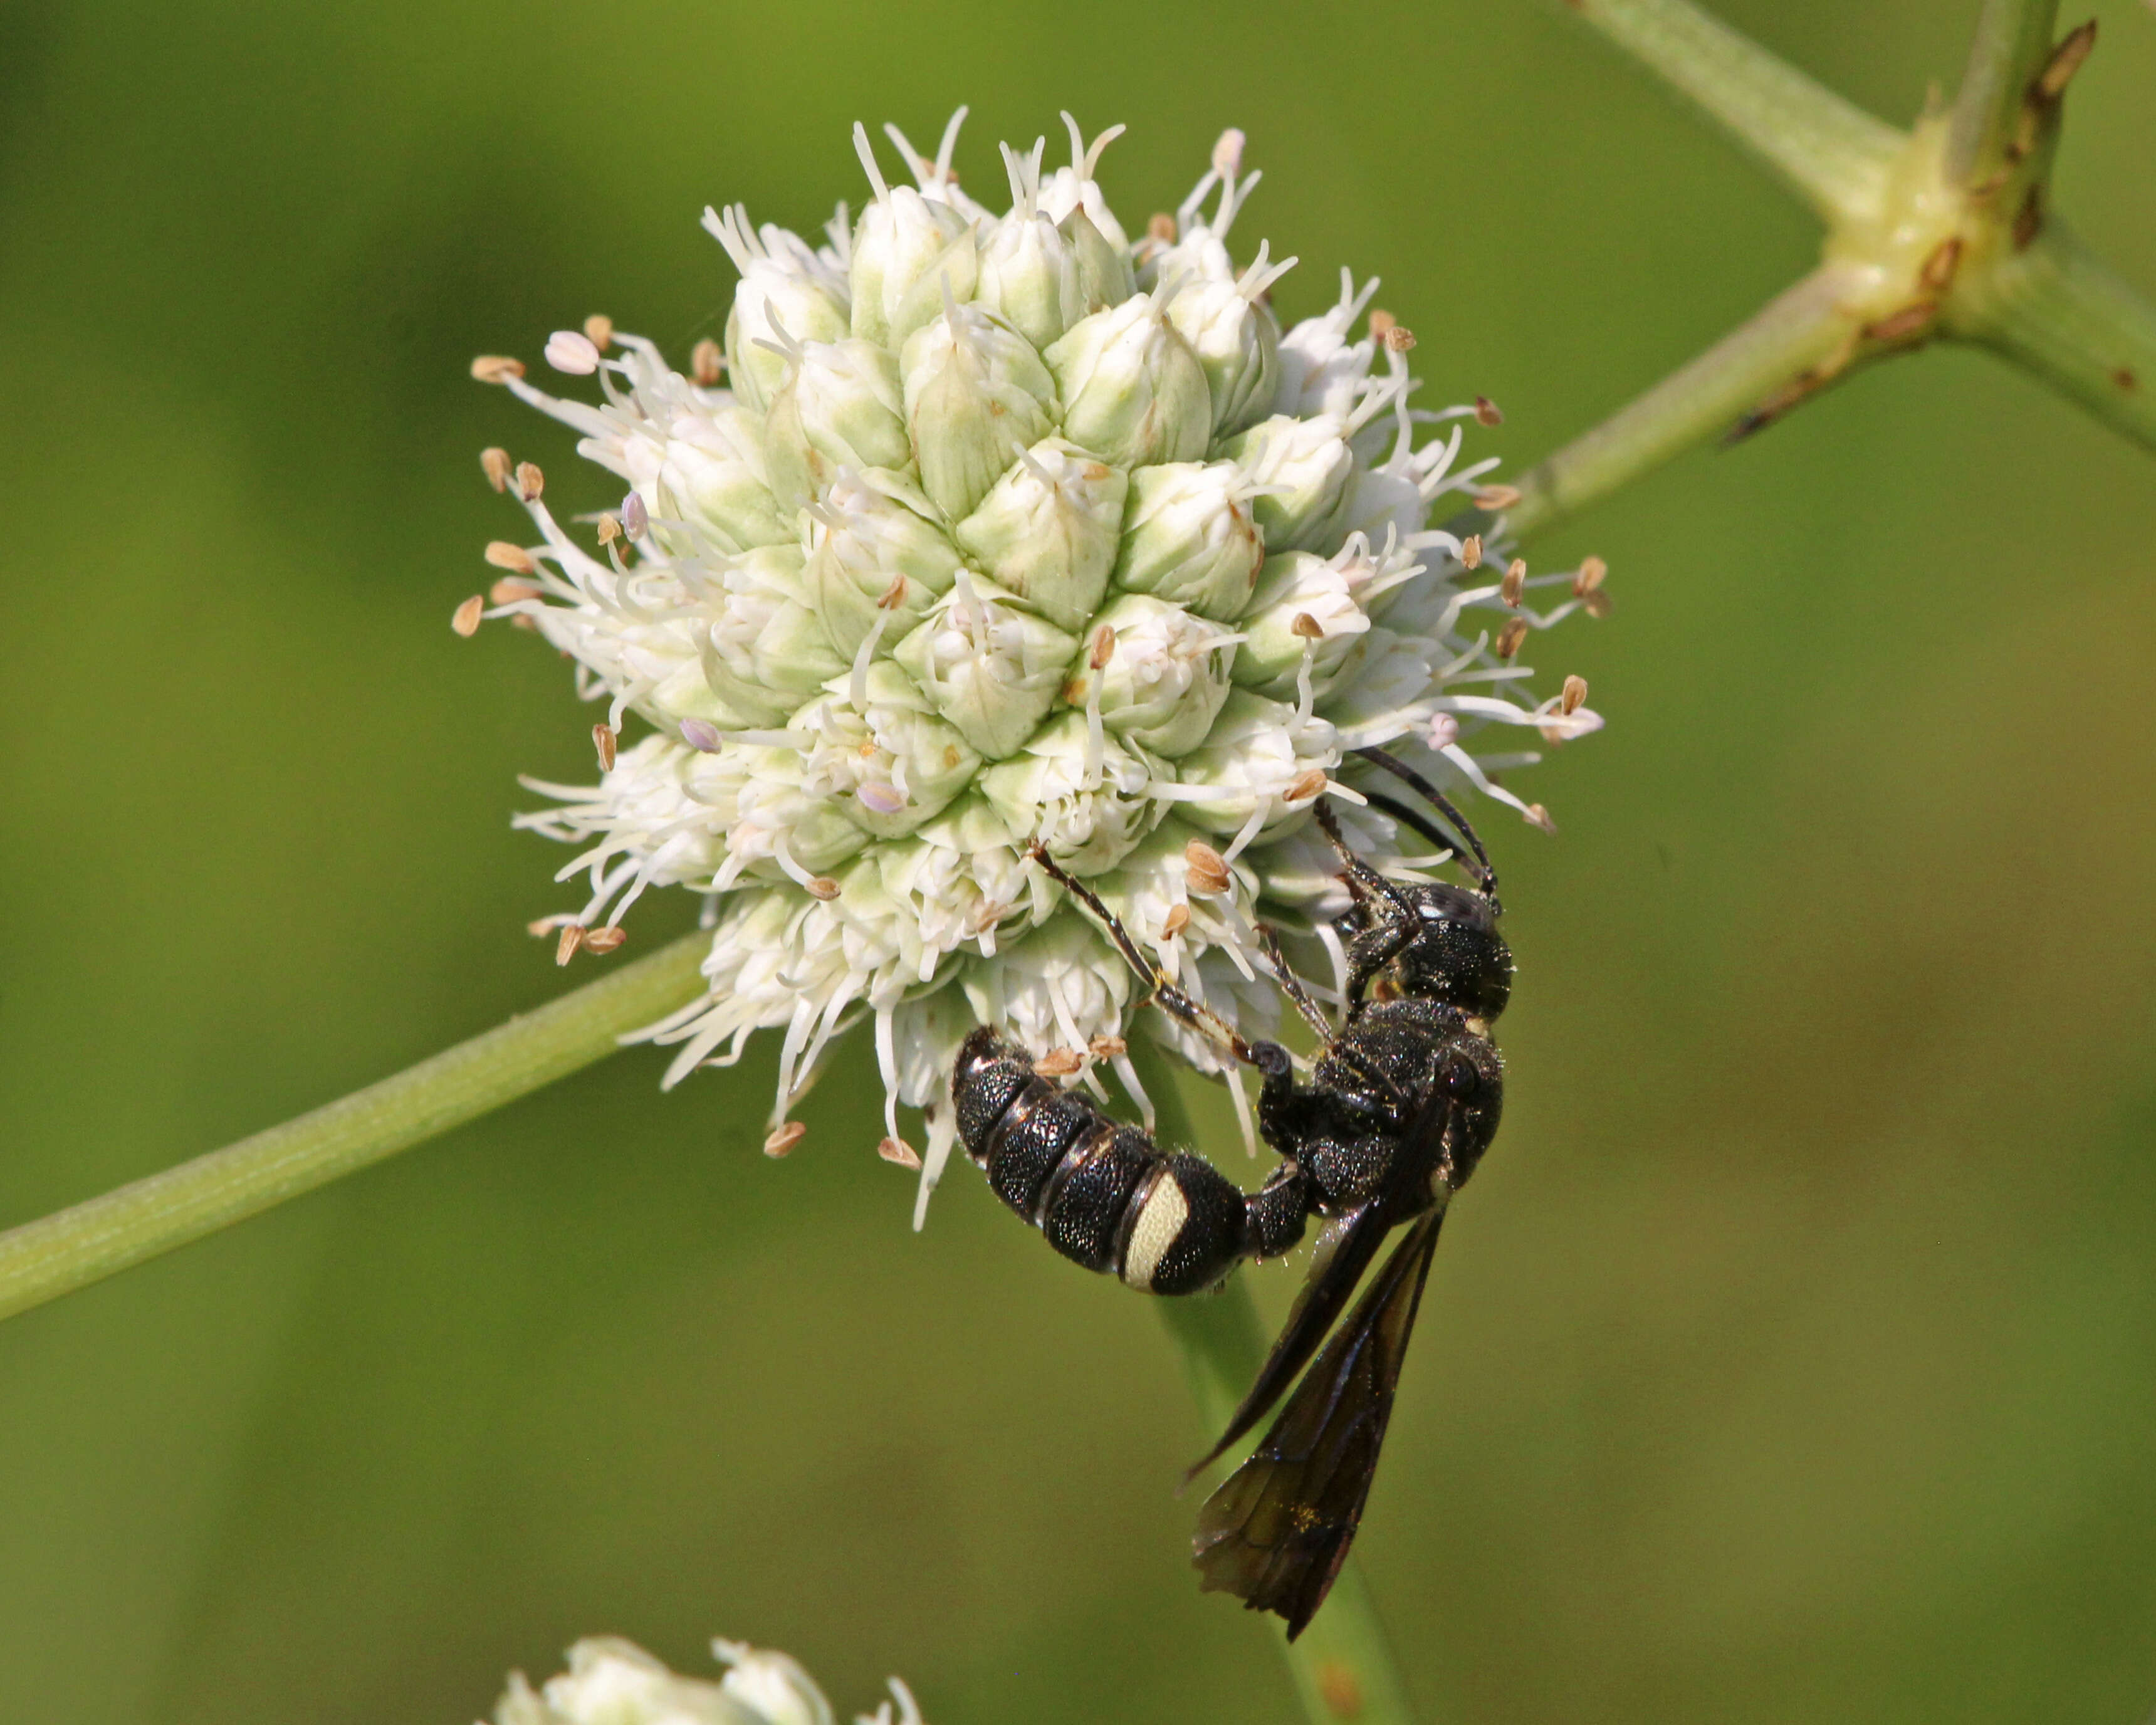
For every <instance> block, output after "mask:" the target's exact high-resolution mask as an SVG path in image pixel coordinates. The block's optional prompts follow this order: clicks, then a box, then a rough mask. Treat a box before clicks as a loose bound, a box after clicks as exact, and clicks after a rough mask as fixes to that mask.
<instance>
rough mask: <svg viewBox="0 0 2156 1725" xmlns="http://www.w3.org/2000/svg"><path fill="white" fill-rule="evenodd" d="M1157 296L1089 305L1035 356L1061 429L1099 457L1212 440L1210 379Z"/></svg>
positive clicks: (1193, 446) (1125, 462) (1173, 455)
mask: <svg viewBox="0 0 2156 1725" xmlns="http://www.w3.org/2000/svg"><path fill="white" fill-rule="evenodd" d="M1072 213H1073V215H1074V216H1075V215H1079V214H1082V212H1079V211H1074V212H1072ZM1163 295H1164V290H1163V293H1155V294H1152V295H1146V296H1144V297H1142V298H1136V299H1130V300H1124V301H1123V302H1122V304H1121V305H1111V306H1110V307H1109V308H1108V309H1107V310H1106V311H1096V312H1095V313H1093V314H1092V316H1090V317H1087V318H1086V319H1085V320H1083V321H1081V322H1080V323H1078V324H1076V325H1075V326H1073V327H1072V328H1071V329H1070V331H1069V333H1068V334H1066V335H1065V336H1063V338H1062V339H1061V340H1060V341H1057V342H1056V343H1055V346H1054V347H1050V349H1049V350H1048V352H1047V353H1046V354H1045V355H1044V356H1043V357H1045V359H1046V360H1047V361H1048V368H1049V370H1050V371H1051V372H1054V373H1055V382H1056V386H1057V388H1059V389H1060V391H1061V392H1062V396H1063V433H1064V435H1065V437H1067V438H1069V439H1070V440H1071V442H1073V443H1075V444H1078V445H1079V446H1080V447H1081V448H1083V449H1090V450H1091V451H1092V452H1093V453H1094V454H1096V455H1098V456H1100V457H1101V459H1102V460H1104V461H1112V462H1115V463H1116V464H1118V465H1122V466H1125V467H1141V466H1147V465H1152V464H1153V463H1155V462H1160V461H1191V460H1195V459H1198V458H1199V456H1201V455H1203V454H1204V453H1205V446H1206V444H1208V443H1209V442H1210V441H1211V440H1212V433H1213V398H1212V388H1211V386H1210V385H1209V384H1208V383H1207V382H1206V381H1205V371H1204V367H1202V366H1200V365H1199V362H1198V356H1197V355H1196V354H1195V353H1193V352H1191V351H1190V344H1189V343H1188V341H1184V340H1183V336H1182V335H1181V334H1180V333H1179V332H1178V331H1177V329H1176V327H1175V326H1174V325H1173V324H1172V323H1170V322H1169V321H1168V316H1167V312H1166V307H1165V305H1163Z"/></svg>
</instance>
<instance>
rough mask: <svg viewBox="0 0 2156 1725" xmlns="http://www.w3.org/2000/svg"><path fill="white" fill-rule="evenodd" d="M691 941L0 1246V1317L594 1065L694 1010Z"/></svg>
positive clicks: (704, 938) (696, 955)
mask: <svg viewBox="0 0 2156 1725" xmlns="http://www.w3.org/2000/svg"><path fill="white" fill-rule="evenodd" d="M710 951H711V937H709V936H708V935H701V934H698V935H690V936H689V937H686V938H685V939H683V940H680V941H676V942H675V943H674V944H673V945H671V946H670V947H664V948H662V949H661V950H660V951H659V952H654V953H653V954H651V956H650V957H647V958H642V959H639V960H638V961H636V962H635V963H632V964H627V965H624V966H623V967H621V968H619V969H618V970H614V971H613V972H611V973H609V974H608V975H606V976H604V977H603V978H601V979H600V980H598V981H597V982H594V983H587V984H586V985H585V986H584V987H583V988H578V989H577V990H576V991H575V992H574V993H570V994H567V995H564V996H563V997H562V999H558V1000H556V1001H553V1002H552V1003H550V1004H547V1005H546V1006H542V1007H541V1008H540V1009H538V1010H537V1011H536V1012H531V1013H526V1014H521V1016H519V1017H516V1018H513V1019H511V1020H510V1021H509V1022H508V1023H507V1024H503V1025H500V1026H499V1027H498V1028H497V1029H492V1030H489V1031H487V1032H486V1033H485V1034H483V1035H480V1036H475V1037H473V1038H472V1039H471V1040H470V1041H469V1042H462V1043H459V1044H458V1045H457V1046H455V1047H454V1048H452V1049H449V1050H446V1051H445V1052H444V1053H442V1054H439V1055H435V1056H434V1058H433V1059H431V1060H422V1061H421V1062H420V1063H419V1064H418V1065H416V1066H413V1067H411V1068H409V1069H408V1070H405V1071H403V1072H400V1073H398V1075H397V1076H395V1077H393V1078H385V1079H383V1080H382V1081H381V1082H380V1083H379V1084H374V1085H370V1086H368V1087H367V1089H365V1090H362V1091H357V1092H355V1093H354V1094H352V1095H351V1096H346V1097H345V1098H344V1099H343V1100H342V1101H335V1102H331V1103H330V1104H329V1105H328V1106H326V1107H322V1108H317V1109H316V1110H315V1111H314V1112H313V1113H311V1114H303V1115H301V1116H300V1117H299V1118H298V1119H297V1120H291V1121H287V1122H285V1124H284V1125H282V1126H274V1127H270V1128H269V1130H268V1131H267V1132H257V1133H256V1134H255V1135H254V1137H250V1138H242V1139H241V1140H240V1141H239V1142H238V1143H236V1144H233V1145H230V1146H228V1147H226V1148H224V1149H223V1150H213V1151H211V1152H210V1153H208V1154H207V1155H203V1156H198V1157H197V1158H195V1159H194V1160H193V1161H192V1162H188V1163H182V1164H181V1165H180V1166H179V1167H177V1168H170V1169H167V1171H166V1172H165V1173H161V1174H152V1175H151V1176H150V1177H149V1178H147V1179H142V1180H137V1181H136V1182H135V1183H133V1184H132V1185H130V1186H122V1187H121V1189H119V1190H118V1191H116V1192H108V1193H106V1194H105V1195H104V1196H103V1197H101V1198H93V1199H90V1200H88V1201H87V1202H86V1203H83V1204H76V1205H74V1207H73V1208H72V1209H64V1210H61V1211H59V1212H57V1213H56V1214H53V1215H49V1216H45V1217H43V1218H41V1219H38V1220H37V1221H34V1222H28V1223H25V1224H23V1226H21V1227H19V1228H16V1229H13V1230H9V1231H8V1233H6V1234H0V1318H5V1317H13V1315H14V1314H15V1313H16V1312H23V1311H27V1310H28V1308H29V1307H33V1306H39V1305H43V1304H44V1302H45V1301H48V1300H52V1299H56V1298H58V1297H59V1296H60V1295H62V1294H64V1293H68V1292H69V1291H72V1290H74V1289H76V1288H80V1287H83V1286H87V1285H88V1284H89V1283H90V1282H94V1281H100V1280H102V1279H103V1278H104V1277H105V1276H110V1275H112V1274H113V1273H114V1272H115V1271H121V1270H125V1269H126V1268H127V1267H128V1266H130V1265H133V1264H140V1263H141V1262H142V1261H143V1260H145V1259H146V1258H154V1257H156V1256H157V1255H158V1254H159V1253H161V1252H168V1251H170V1250H172V1249H173V1248H174V1247H175V1246H181V1245H186V1244H187V1242H188V1241H190V1240H200V1239H201V1238H202V1237H203V1235H207V1234H213V1233H215V1232H216V1231H217V1230H218V1229H220V1228H225V1227H229V1226H230V1225H231V1224H233V1223H234V1222H238V1221H241V1220H244V1219H245V1218H247V1217H249V1216H254V1215H259V1214H261V1213H262V1212H263V1211H264V1210H266V1209H271V1208H273V1207H274V1206H275V1205H277V1204H282V1203H284V1202H285V1200H286V1199H291V1198H297V1197H298V1196H299V1195H300V1194H301V1193H303V1192H311V1191H312V1190H313V1189H315V1188H316V1187H317V1186H321V1185H324V1184H326V1183H328V1182H329V1181H331V1180H334V1179H336V1178H338V1177H339V1176H340V1175H343V1174H348V1173H352V1172H354V1171H355V1170H356V1169H358V1168H365V1167H367V1166H368V1165H369V1164H370V1163H377V1162H380V1161H381V1160H382V1158H385V1157H388V1156H393V1155H395V1154H396V1153H397V1152H398V1151H399V1150H403V1149H405V1148H407V1147H409V1146H411V1145H413V1144H417V1143H419V1142H422V1141H423V1140H425V1139H428V1138H431V1137H435V1136H437V1135H438V1134H439V1133H442V1132H447V1131H448V1130H449V1128H450V1127H454V1126H459V1125H462V1124H463V1123H464V1122H465V1121H467V1120H471V1119H475V1118H476V1117H478V1116H480V1115H481V1114H485V1113H486V1112H488V1111H490V1110H491V1109H495V1108H499V1107H500V1106H502V1105H503V1104H504V1103H506V1102H511V1101H515V1100H516V1098H517V1097H519V1096H524V1095H526V1093H527V1092H529V1091H535V1090H537V1089H539V1088H540V1087H541V1086H543V1085H547V1084H552V1082H553V1081H555V1080H556V1079H557V1078H566V1077H567V1076H568V1075H569V1074H570V1073H572V1072H574V1071H577V1070H579V1069H580V1068H582V1067H584V1066H588V1065H591V1064H592V1063H593V1061H594V1060H602V1059H603V1058H604V1057H605V1056H606V1055H609V1054H612V1053H613V1051H614V1050H615V1049H616V1048H618V1047H619V1046H620V1039H621V1037H622V1036H623V1035H624V1034H626V1033H628V1032H629V1031H632V1030H636V1029H641V1028H642V1027H643V1026H644V1025H645V1024H650V1023H652V1022H654V1020H656V1019H660V1018H663V1017H664V1016H665V1014H667V1013H669V1012H671V1011H672V1010H674V1009H675V1008H676V1007H679V1006H681V1005H683V1004H685V1003H686V1002H688V1001H689V1000H690V999H693V998H694V997H695V995H696V991H697V988H698V986H699V984H700V981H701V978H699V976H698V974H697V966H698V965H699V964H701V963H702V962H703V959H704V957H705V956H706V954H707V953H709V952H710Z"/></svg>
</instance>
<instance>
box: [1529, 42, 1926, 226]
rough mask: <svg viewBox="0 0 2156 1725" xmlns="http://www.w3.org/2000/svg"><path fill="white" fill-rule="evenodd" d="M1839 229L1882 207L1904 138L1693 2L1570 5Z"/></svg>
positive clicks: (1822, 218) (1826, 220)
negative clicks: (1874, 205)
mask: <svg viewBox="0 0 2156 1725" xmlns="http://www.w3.org/2000/svg"><path fill="white" fill-rule="evenodd" d="M1567 4H1568V5H1569V6H1570V7H1571V8H1572V9H1573V11H1574V12H1576V13H1578V14H1579V15H1580V16H1581V17H1582V18H1585V19H1586V20H1587V22H1588V23H1590V24H1592V25H1594V28H1596V29H1598V30H1599V31H1601V32H1602V33H1603V34H1604V35H1605V36H1607V37H1608V38H1609V39H1610V40H1611V41H1612V42H1614V43H1615V44H1617V45H1618V46H1619V47H1620V48H1622V49H1625V51H1626V52H1627V53H1629V54H1632V55H1633V56H1634V57H1635V59H1640V60H1641V61H1643V62H1644V63H1645V64H1646V65H1647V66H1648V67H1649V68H1650V69H1651V70H1653V71H1654V72H1655V73H1657V74H1660V76H1661V78H1662V79H1663V80H1664V81H1665V82H1666V83H1668V84H1670V85H1672V86H1673V87H1674V88H1676V90H1679V91H1681V93H1682V94H1684V95H1686V96H1689V97H1690V98H1691V100H1693V101H1695V102H1697V104H1698V105H1700V106H1701V107H1702V108H1703V109H1704V110H1706V111H1707V115H1708V116H1710V117H1711V118H1712V119H1713V120H1714V121H1717V123H1718V124H1720V125H1721V126H1722V128H1723V129H1724V130H1725V131H1728V132H1729V133H1730V134H1731V135H1732V136H1734V137H1735V138H1737V140H1738V141H1739V142H1741V143H1743V145H1745V146H1746V147H1748V149H1750V150H1751V151H1752V152H1753V154H1754V155H1755V156H1757V157H1759V159H1760V160H1761V161H1762V162H1765V163H1766V165H1767V166H1768V167H1769V168H1771V169H1772V170H1773V171H1774V172H1775V173H1776V174H1777V175H1778V176H1779V177H1780V178H1781V179H1782V181H1783V182H1784V184H1786V185H1787V186H1788V187H1789V189H1790V190H1791V191H1793V192H1794V193H1796V194H1797V196H1798V197H1799V198H1803V199H1804V202H1805V203H1809V205H1810V206H1811V207H1812V208H1813V209H1814V210H1815V211H1816V212H1817V213H1818V214H1819V216H1820V219H1821V220H1823V221H1825V222H1829V223H1832V222H1835V221H1839V220H1842V219H1845V218H1848V217H1851V216H1853V215H1856V214H1860V213H1861V212H1862V210H1863V209H1864V208H1866V207H1868V203H1869V202H1870V201H1873V200H1876V197H1877V193H1878V187H1879V186H1880V184H1881V182H1883V181H1884V179H1885V177H1886V173H1887V172H1888V170H1889V168H1890V167H1892V163H1893V161H1894V158H1895V157H1897V155H1899V154H1900V152H1901V149H1902V142H1903V140H1902V134H1901V133H1900V132H1898V131H1896V130H1895V129H1894V128H1893V127H1892V126H1889V125H1887V124H1886V122H1885V121H1882V120H1877V119H1875V118H1873V117H1872V116H1871V115H1869V114H1867V113H1866V112H1865V111H1864V110H1862V109H1861V108H1860V107H1858V106H1856V104H1855V103H1853V102H1850V101H1846V100H1844V99H1843V98H1841V97H1840V96H1838V95H1835V93H1834V92H1833V91H1832V90H1828V89H1827V88H1825V86H1824V85H1820V84H1818V83H1815V81H1814V80H1811V79H1809V78H1808V77H1806V76H1805V75H1804V74H1803V73H1802V72H1799V70H1798V69H1796V68H1795V67H1794V66H1792V65H1790V64H1789V63H1788V62H1787V61H1786V60H1784V59H1779V58H1778V57H1777V56H1776V55H1774V54H1769V53H1768V51H1767V50H1766V49H1763V48H1762V47H1760V46H1759V44H1758V43H1756V42H1753V41H1752V40H1750V39H1748V38H1747V37H1745V36H1743V35H1741V34H1739V33H1738V32H1737V31H1735V30H1732V29H1731V28H1729V26H1728V25H1727V24H1725V23H1722V21H1721V20H1720V19H1719V18H1713V17H1711V16H1710V15H1709V14H1708V13H1705V12H1702V10H1700V8H1697V6H1693V5H1691V3H1689V0H1567Z"/></svg>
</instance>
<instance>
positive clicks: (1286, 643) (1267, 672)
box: [1235, 551, 1370, 701]
mask: <svg viewBox="0 0 2156 1725" xmlns="http://www.w3.org/2000/svg"><path fill="white" fill-rule="evenodd" d="M1369 626H1370V619H1369V618H1368V615H1367V614H1365V613H1364V612H1363V608H1362V607H1361V606H1360V605H1358V604H1357V603H1356V602H1355V597H1354V595H1353V593H1352V592H1351V591H1350V590H1349V588H1348V583H1347V577H1346V576H1345V575H1344V574H1343V573H1342V571H1341V568H1340V566H1339V565H1338V563H1337V562H1327V560H1326V559H1325V558H1323V557H1317V556H1314V555H1312V553H1311V552H1306V551H1291V552H1283V553H1281V555H1280V556H1279V557H1273V558H1271V559H1270V560H1269V561H1268V562H1266V564H1265V575H1264V578H1262V579H1261V580H1260V582H1259V583H1258V590H1257V592H1256V593H1253V594H1252V595H1251V596H1250V610H1249V612H1248V613H1247V614H1245V617H1244V619H1243V645H1242V648H1241V650H1240V651H1239V652H1238V653H1237V654H1236V655H1235V680H1236V682H1238V683H1240V685H1243V686H1244V687H1245V688H1246V689H1255V690H1256V691H1258V692H1259V693H1260V694H1263V695H1270V696H1276V697H1277V698H1278V699H1281V700H1283V701H1286V700H1292V699H1293V698H1294V697H1295V695H1296V678H1297V677H1298V676H1299V675H1301V671H1302V663H1303V660H1304V659H1305V657H1306V656H1307V657H1308V658H1309V660H1310V661H1311V675H1312V679H1313V682H1312V687H1313V688H1314V689H1315V690H1316V691H1317V692H1318V693H1320V694H1322V693H1324V692H1325V691H1326V690H1327V689H1328V688H1330V687H1331V686H1332V672H1333V670H1334V669H1335V668H1336V667H1337V665H1339V663H1340V661H1341V660H1342V658H1344V657H1345V656H1346V655H1347V649H1348V648H1349V647H1350V646H1351V645H1353V642H1354V639H1355V637H1356V636H1357V635H1358V634H1362V633H1363V630H1365V629H1368V628H1369Z"/></svg>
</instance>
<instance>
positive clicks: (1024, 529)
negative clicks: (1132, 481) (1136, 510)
mask: <svg viewBox="0 0 2156 1725" xmlns="http://www.w3.org/2000/svg"><path fill="white" fill-rule="evenodd" d="M1128 489H1129V481H1128V480H1126V479H1125V478H1124V476H1123V475H1122V472H1121V471H1120V470H1117V469H1116V468H1113V467H1111V466H1109V465H1106V463H1105V462H1101V461H1096V459H1093V457H1092V456H1091V455H1090V454H1086V451H1085V450H1083V449H1077V448H1075V447H1074V446H1072V445H1071V444H1069V443H1066V442H1065V440H1064V439H1061V438H1060V437H1051V438H1047V439H1043V440H1042V441H1041V442H1039V443H1037V444H1034V446H1033V447H1032V448H1031V449H1027V450H1025V451H1024V452H1023V453H1021V454H1019V458H1018V460H1017V463H1016V464H1015V465H1014V466H1012V467H1011V469H1010V470H1009V471H1008V472H1006V473H1005V474H1004V476H1003V477H1002V478H1001V479H999V480H997V481H996V483H995V485H994V486H993V488H992V489H991V490H989V492H988V495H987V496H986V497H984V498H983V499H982V500H981V506H980V507H979V508H978V509H977V510H975V511H973V513H972V514H971V515H969V516H967V517H966V519H965V520H963V521H961V522H959V523H958V526H957V529H956V531H955V533H954V536H955V537H956V538H957V542H958V543H959V544H960V545H961V546H962V547H964V548H965V549H966V550H967V551H968V552H970V553H971V554H972V556H973V560H974V561H975V562H978V564H979V565H980V567H982V568H983V569H984V570H986V571H987V572H988V574H989V575H991V576H992V577H993V578H994V579H995V582H996V584H997V585H998V586H999V587H1001V588H1004V590H1005V591H1007V592H1008V593H1010V594H1011V595H1012V596H1013V597H1014V598H1015V599H1017V600H1018V601H1019V603H1021V604H1023V605H1024V606H1026V607H1027V608H1029V609H1031V610H1034V611H1037V612H1039V614H1040V615H1042V616H1043V617H1045V618H1046V619H1048V620H1049V621H1050V623H1053V624H1055V625H1056V626H1057V627H1058V628H1060V629H1077V628H1079V627H1080V626H1081V625H1082V624H1084V623H1085V621H1086V619H1087V618H1088V617H1089V616H1091V614H1092V612H1093V608H1094V607H1095V606H1096V605H1097V604H1099V603H1100V602H1101V593H1104V592H1105V591H1106V589H1107V585H1108V572H1109V570H1110V569H1111V568H1112V567H1114V566H1115V562H1116V542H1117V540H1118V538H1119V537H1120V536H1121V533H1122V524H1123V498H1124V495H1125V493H1126V492H1127V490H1128Z"/></svg>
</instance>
